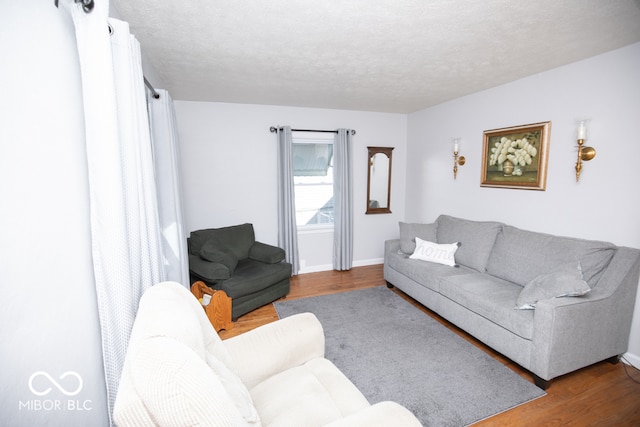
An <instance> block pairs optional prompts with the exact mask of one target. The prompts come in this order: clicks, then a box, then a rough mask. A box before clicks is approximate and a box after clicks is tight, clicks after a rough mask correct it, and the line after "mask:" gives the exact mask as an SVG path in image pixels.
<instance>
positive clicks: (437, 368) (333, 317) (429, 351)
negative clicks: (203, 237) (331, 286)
mask: <svg viewBox="0 0 640 427" xmlns="http://www.w3.org/2000/svg"><path fill="white" fill-rule="evenodd" d="M274 305H275V308H276V311H277V312H278V315H279V316H280V318H283V317H287V316H291V315H293V314H296V313H302V312H307V311H308V312H311V313H314V314H315V315H316V316H317V317H318V319H319V320H320V322H321V323H322V325H323V328H324V332H325V336H326V357H327V359H329V360H331V361H332V362H333V363H334V364H335V365H336V366H337V367H338V368H340V369H341V370H342V372H344V373H345V375H346V376H347V377H348V378H349V379H350V380H351V381H353V383H354V384H355V385H356V386H357V387H358V388H359V389H360V390H361V391H362V393H363V394H364V395H365V396H366V397H367V399H368V400H369V402H370V403H372V404H373V403H377V402H380V401H383V400H393V401H396V402H398V403H400V404H402V405H404V406H405V407H407V408H408V409H409V410H411V411H412V412H413V413H414V414H415V415H416V416H417V417H418V418H419V419H420V421H421V422H422V423H423V424H424V425H425V426H465V425H469V424H472V423H474V422H477V421H480V420H482V419H485V418H487V417H490V416H492V415H495V414H498V413H500V412H504V411H506V410H508V409H511V408H513V407H515V406H518V405H520V404H522V403H525V402H528V401H531V400H533V399H536V398H538V397H541V396H544V395H545V392H544V391H542V390H541V389H539V388H538V387H536V386H535V385H534V384H532V383H530V382H529V381H527V380H526V379H524V378H522V377H520V376H519V375H517V374H516V373H514V372H513V371H511V370H510V369H509V368H507V367H506V366H504V365H503V364H502V363H500V362H498V361H496V360H495V359H493V358H492V357H491V356H489V355H487V354H486V353H484V352H483V351H481V350H480V349H478V348H476V347H475V346H474V345H473V344H471V343H469V342H467V341H465V340H464V339H463V338H461V337H459V336H458V335H456V334H455V333H454V332H452V331H450V330H448V329H447V328H446V327H444V326H442V325H441V324H439V323H438V322H436V321H435V320H433V319H432V318H430V317H429V316H427V315H426V314H424V313H423V312H421V311H420V310H418V309H417V308H415V307H414V306H413V305H411V304H410V303H409V302H407V301H405V300H404V299H402V298H401V297H400V296H398V295H396V294H395V293H394V292H392V291H391V290H389V289H387V288H386V287H384V286H380V287H375V288H369V289H363V290H357V291H350V292H343V293H339V294H332V295H326V296H318V297H311V298H304V299H299V300H292V301H282V302H276V303H274Z"/></svg>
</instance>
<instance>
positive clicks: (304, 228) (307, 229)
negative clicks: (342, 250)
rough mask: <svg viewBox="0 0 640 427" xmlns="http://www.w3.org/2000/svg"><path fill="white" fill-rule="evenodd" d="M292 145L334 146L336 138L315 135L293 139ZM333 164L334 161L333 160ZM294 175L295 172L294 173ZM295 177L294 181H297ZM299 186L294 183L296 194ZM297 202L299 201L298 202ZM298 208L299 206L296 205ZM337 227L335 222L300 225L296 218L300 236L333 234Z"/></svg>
mask: <svg viewBox="0 0 640 427" xmlns="http://www.w3.org/2000/svg"><path fill="white" fill-rule="evenodd" d="M291 142H292V144H293V145H295V144H331V145H333V144H334V142H335V138H334V136H333V135H332V136H331V137H326V138H323V137H321V136H317V135H314V136H313V137H295V136H294V137H293V138H292V140H291ZM332 163H333V160H332ZM292 173H293V171H292ZM295 178H296V177H294V181H295ZM296 185H297V184H295V183H294V192H295V187H296ZM333 196H334V194H333V189H332V197H333ZM296 202H297V200H296ZM296 206H297V205H296ZM297 212H298V211H297V210H296V217H297ZM334 227H335V222H331V223H323V224H302V225H300V224H298V221H297V218H296V228H297V230H298V232H299V233H300V234H312V233H328V232H333V230H334Z"/></svg>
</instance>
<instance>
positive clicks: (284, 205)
mask: <svg viewBox="0 0 640 427" xmlns="http://www.w3.org/2000/svg"><path fill="white" fill-rule="evenodd" d="M277 132H278V133H277V135H278V246H280V247H281V248H282V249H284V251H285V261H287V262H288V263H291V266H292V269H291V271H292V275H294V276H297V275H298V272H299V271H300V262H299V260H298V258H299V255H298V228H297V225H296V198H295V190H294V184H293V138H292V136H291V127H290V126H283V127H282V128H280V129H278V131H277Z"/></svg>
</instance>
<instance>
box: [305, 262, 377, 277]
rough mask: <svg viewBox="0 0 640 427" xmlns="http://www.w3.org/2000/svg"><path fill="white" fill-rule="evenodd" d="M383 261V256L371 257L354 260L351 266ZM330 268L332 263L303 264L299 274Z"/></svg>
mask: <svg viewBox="0 0 640 427" xmlns="http://www.w3.org/2000/svg"><path fill="white" fill-rule="evenodd" d="M383 263H384V258H373V259H365V260H360V261H354V262H353V266H354V267H364V266H366V265H376V264H383ZM331 270H333V265H332V264H324V265H311V266H305V267H304V268H301V269H300V272H299V274H305V273H318V272H320V271H331Z"/></svg>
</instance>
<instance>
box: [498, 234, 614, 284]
mask: <svg viewBox="0 0 640 427" xmlns="http://www.w3.org/2000/svg"><path fill="white" fill-rule="evenodd" d="M614 252H615V246H614V245H613V244H611V243H606V242H598V241H590V240H583V239H575V238H570V237H559V236H553V235H550V234H544V233H536V232H533V231H525V230H520V229H518V228H516V227H512V226H508V225H505V226H504V227H503V229H502V233H500V234H499V235H498V237H497V239H496V243H495V245H494V247H493V250H492V251H491V256H490V257H489V262H488V263H487V272H488V273H489V274H491V275H493V276H496V277H500V278H502V279H505V280H508V281H510V282H514V283H517V284H519V285H521V286H525V285H526V284H527V283H529V282H530V281H531V280H533V279H534V278H535V277H537V276H540V275H541V274H545V273H548V272H549V271H552V270H555V269H556V268H558V267H560V266H562V265H564V264H568V263H578V262H580V265H581V266H582V274H583V276H584V280H585V281H586V282H587V283H588V284H589V286H590V287H592V288H593V287H594V286H595V285H596V283H597V282H598V279H599V278H600V276H601V275H602V273H603V271H604V269H605V268H606V267H607V265H608V264H609V261H611V258H612V257H613V254H614Z"/></svg>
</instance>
